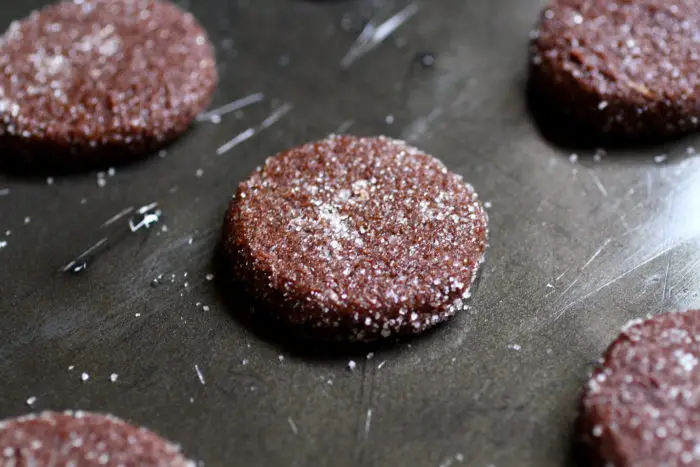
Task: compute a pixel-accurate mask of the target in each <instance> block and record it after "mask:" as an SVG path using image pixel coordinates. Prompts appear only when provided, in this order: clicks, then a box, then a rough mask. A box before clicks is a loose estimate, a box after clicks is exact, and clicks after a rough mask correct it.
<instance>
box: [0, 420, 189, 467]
mask: <svg viewBox="0 0 700 467" xmlns="http://www.w3.org/2000/svg"><path fill="white" fill-rule="evenodd" d="M59 465H61V466H75V467H87V466H107V467H110V466H114V467H117V466H143V467H195V465H196V464H195V463H194V462H192V461H189V460H187V459H185V458H184V457H183V456H182V454H180V448H179V447H178V446H176V445H174V444H172V443H170V442H168V441H166V440H164V439H163V438H161V437H160V436H158V435H156V434H155V433H153V432H151V431H149V430H146V429H145V428H137V427H135V426H132V425H129V424H127V423H125V422H124V421H122V420H119V419H118V418H115V417H112V416H110V415H98V414H91V413H85V412H65V413H57V412H43V413H40V414H36V415H35V414H31V415H25V416H23V417H19V418H14V419H10V420H5V421H2V422H0V466H7V467H10V466H12V467H30V466H34V467H50V466H59Z"/></svg>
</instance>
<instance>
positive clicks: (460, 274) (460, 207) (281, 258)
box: [223, 136, 487, 341]
mask: <svg viewBox="0 0 700 467" xmlns="http://www.w3.org/2000/svg"><path fill="white" fill-rule="evenodd" d="M223 236H224V248H225V251H226V252H227V255H228V258H229V260H230V262H231V266H232V272H233V275H234V277H235V278H236V279H237V280H238V281H239V282H240V283H242V284H243V286H244V287H245V288H246V289H247V290H248V291H249V292H250V293H251V294H252V296H253V297H254V298H255V299H256V300H258V301H259V302H260V303H261V304H262V305H264V306H263V308H265V309H266V310H269V311H270V312H271V313H272V314H273V315H274V316H276V317H277V318H279V319H280V320H282V321H284V322H286V323H288V324H292V325H295V326H296V329H297V330H299V331H301V332H302V333H304V334H307V335H311V336H314V337H320V338H322V339H327V340H346V341H372V340H376V339H378V338H381V337H388V336H391V335H394V334H414V333H419V332H421V331H423V330H426V329H428V328H430V327H432V326H434V325H436V324H437V323H439V322H441V321H444V320H445V319H447V318H448V317H450V316H452V315H454V314H455V313H457V312H458V311H460V310H462V309H464V308H465V306H466V300H467V298H468V297H469V289H470V285H471V283H472V281H473V280H474V278H475V276H476V273H477V270H478V268H479V266H480V265H481V263H482V261H483V259H484V250H485V248H486V240H487V215H486V212H485V211H484V209H483V207H482V205H481V203H480V202H479V201H478V200H477V194H476V193H475V191H474V189H473V188H472V186H471V185H469V184H467V183H465V182H464V180H462V177H461V176H459V175H456V174H454V173H451V172H450V171H448V170H447V169H446V168H445V166H444V165H443V164H442V163H441V162H440V161H438V160H437V159H435V158H433V157H431V156H429V155H427V154H425V153H423V152H422V151H420V150H418V149H416V148H413V147H410V146H408V145H406V144H405V143H404V142H402V141H397V140H393V139H389V138H386V137H377V138H358V137H354V136H331V137H329V138H328V139H326V140H323V141H317V142H314V143H309V144H306V145H304V146H301V147H298V148H294V149H291V150H288V151H285V152H282V153H280V154H278V155H276V156H274V157H272V158H270V159H269V160H268V161H267V162H266V164H265V165H264V167H262V168H260V169H258V170H257V171H256V172H255V173H253V175H252V176H251V177H250V178H249V179H248V180H247V181H245V182H243V183H242V184H241V185H240V186H239V188H238V192H237V193H236V195H235V197H234V199H233V201H232V202H231V205H230V208H229V210H228V212H227V215H226V221H225V226H224V232H223Z"/></svg>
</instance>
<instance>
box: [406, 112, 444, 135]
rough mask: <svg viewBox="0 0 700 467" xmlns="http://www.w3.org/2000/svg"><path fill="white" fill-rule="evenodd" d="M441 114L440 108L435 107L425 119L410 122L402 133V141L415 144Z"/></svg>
mask: <svg viewBox="0 0 700 467" xmlns="http://www.w3.org/2000/svg"><path fill="white" fill-rule="evenodd" d="M441 114H442V107H436V108H435V109H433V110H432V111H431V112H430V113H429V114H428V115H427V116H426V117H420V118H417V119H415V120H414V121H413V122H411V123H410V124H409V125H408V127H406V129H405V130H404V132H403V139H404V140H406V141H408V142H415V141H416V140H418V139H419V138H420V137H421V136H423V135H424V134H425V132H426V131H428V128H429V127H430V124H431V123H433V122H434V121H435V119H437V118H438V117H439V116H440V115H441Z"/></svg>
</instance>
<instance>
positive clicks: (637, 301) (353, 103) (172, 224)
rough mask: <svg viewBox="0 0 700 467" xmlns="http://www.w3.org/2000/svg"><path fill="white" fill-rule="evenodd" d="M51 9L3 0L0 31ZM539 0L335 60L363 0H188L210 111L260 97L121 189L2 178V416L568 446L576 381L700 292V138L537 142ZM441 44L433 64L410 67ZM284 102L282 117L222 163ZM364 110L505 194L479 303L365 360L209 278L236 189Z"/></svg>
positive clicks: (266, 462)
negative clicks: (287, 326)
mask: <svg viewBox="0 0 700 467" xmlns="http://www.w3.org/2000/svg"><path fill="white" fill-rule="evenodd" d="M40 4H41V2H39V1H36V0H27V1H24V2H2V7H1V11H2V15H0V18H1V19H0V23H1V24H2V26H3V28H4V27H6V26H7V24H9V22H10V20H12V19H14V18H18V17H21V16H23V15H25V14H26V13H28V12H29V10H30V9H32V8H34V7H37V6H39V5H40ZM400 6H401V5H399V4H398V3H396V4H395V5H394V10H398V9H399V7H400ZM539 7H540V4H539V2H537V1H527V2H526V1H522V0H497V1H496V0H491V1H468V2H465V1H463V0H431V1H430V2H424V4H423V6H422V8H421V10H420V12H419V13H418V14H417V15H416V16H414V17H413V18H411V19H410V20H409V21H408V22H407V23H406V24H405V25H403V26H402V27H401V28H400V29H399V30H398V31H396V32H395V33H394V34H392V35H391V36H390V37H389V38H388V39H387V40H386V41H385V43H384V44H382V45H381V46H380V47H377V48H376V49H375V50H373V51H371V52H369V53H368V54H367V55H365V56H364V57H362V58H361V59H359V60H357V61H356V62H355V63H354V64H352V66H351V67H350V68H349V69H347V70H345V71H341V70H340V67H339V64H340V61H341V59H342V58H343V56H344V55H345V54H346V52H347V51H348V50H349V49H350V47H351V45H352V43H353V41H354V39H355V38H356V37H357V35H358V33H359V30H358V28H357V26H358V25H357V21H358V19H359V18H361V17H362V16H363V15H367V14H368V13H369V12H371V10H372V9H371V8H369V7H368V5H367V4H364V3H361V2H353V1H349V2H330V3H329V2H325V3H324V2H320V3H319V2H304V1H292V0H286V1H285V0H276V1H273V0H256V1H254V2H253V1H249V2H245V3H244V2H240V1H239V2H238V3H236V2H234V1H229V2H223V1H215V0H208V1H204V0H201V1H197V2H191V9H192V11H193V12H194V13H195V14H196V15H197V16H198V17H199V18H200V20H201V21H202V22H203V24H204V25H205V26H206V27H207V29H208V30H209V31H210V33H211V36H212V37H213V40H214V41H215V43H216V45H217V49H218V57H219V61H220V70H221V85H220V87H219V90H218V92H217V93H216V96H215V101H214V103H213V106H217V105H222V104H225V103H227V102H230V101H232V100H235V99H237V98H240V97H243V96H247V95H250V94H253V93H258V92H261V93H264V95H265V97H266V99H265V101H263V102H261V103H258V104H255V105H252V106H250V107H249V108H246V109H245V110H244V113H243V114H239V115H234V114H231V115H228V116H225V117H224V118H223V120H222V122H221V123H220V124H218V125H213V124H210V123H202V124H199V125H197V126H196V127H195V128H194V129H193V130H192V131H191V133H190V134H189V135H187V136H186V137H185V138H183V139H182V140H181V141H180V142H179V143H177V144H176V145H175V146H173V147H172V148H171V149H170V150H169V151H168V153H167V156H166V157H165V158H159V157H154V158H152V159H150V160H148V161H145V162H143V163H140V164H136V165H132V166H129V167H120V168H117V170H116V173H115V174H114V176H106V177H105V178H106V185H105V186H104V187H99V186H98V184H97V182H96V181H97V176H96V174H95V173H90V174H84V175H76V176H70V177H56V178H55V180H54V183H53V184H51V185H48V184H47V183H46V181H45V180H44V179H21V178H16V177H11V176H7V175H2V176H0V190H2V191H0V194H1V196H0V239H1V240H2V242H6V243H0V245H3V246H2V248H0V265H2V267H0V329H1V330H2V341H0V376H1V379H2V383H0V416H2V417H9V416H14V415H18V414H21V413H24V412H27V411H29V410H32V409H30V408H29V407H27V405H26V402H25V401H26V399H27V398H28V397H30V396H34V397H36V398H37V400H36V402H35V403H34V405H33V409H35V410H39V409H49V408H51V409H67V408H80V409H85V410H94V411H104V412H111V413H114V414H116V415H118V416H121V417H124V418H127V419H129V420H132V421H134V422H136V423H140V424H143V425H147V426H149V427H151V428H153V429H154V430H156V431H158V432H160V433H162V434H164V435H165V436H167V437H168V438H171V439H173V440H176V441H179V442H181V443H182V444H183V446H184V449H185V451H186V452H187V454H188V455H190V456H191V457H194V458H196V459H200V460H202V461H204V462H205V463H206V465H209V466H227V465H245V466H307V465H318V466H324V465H336V466H355V465H363V466H385V465H411V466H435V467H437V466H448V465H459V464H460V463H461V464H464V465H473V466H484V467H485V466H489V465H493V466H497V467H502V466H524V465H532V466H539V467H547V466H561V465H566V464H567V463H569V462H570V459H569V454H568V451H569V439H570V437H571V431H572V422H573V420H574V417H575V408H576V402H577V397H578V393H579V389H580V387H581V383H582V381H584V380H585V377H586V372H587V371H588V369H589V368H590V364H591V362H592V361H593V360H594V359H596V358H597V357H598V356H599V354H600V353H601V351H602V350H603V349H604V348H605V346H606V345H607V343H608V342H609V341H610V340H611V339H612V338H613V337H614V336H615V335H616V332H617V330H618V329H619V328H620V327H621V326H622V325H623V324H624V323H625V322H626V321H628V320H630V319H632V318H636V317H643V316H645V315H647V314H649V313H659V312H662V311H670V310H679V309H685V308H689V307H695V306H699V305H700V299H699V298H698V296H697V292H696V290H697V287H698V285H699V282H700V273H699V272H698V268H697V266H698V265H700V249H699V248H698V244H699V238H700V237H699V235H700V217H698V215H697V213H698V212H700V162H698V159H697V158H695V157H693V156H691V155H688V154H686V148H687V147H688V146H692V145H693V143H694V142H695V143H698V144H700V142H698V141H697V138H691V139H689V140H686V141H683V142H680V143H674V144H670V145H668V146H666V147H662V148H658V147H656V148H649V149H643V150H634V151H615V152H613V151H610V152H609V153H608V155H607V156H606V157H603V158H602V159H601V160H600V161H597V160H594V159H593V158H592V155H593V152H592V151H590V150H589V151H582V152H580V153H579V156H580V157H579V159H578V161H575V162H572V161H570V160H569V155H570V153H571V151H569V150H564V149H561V148H558V147H556V146H554V145H553V144H551V143H549V142H547V141H546V140H545V139H543V138H542V137H541V136H540V134H539V132H538V130H537V128H536V126H535V125H534V124H533V122H532V119H531V117H530V116H529V114H528V112H527V106H526V104H525V99H524V83H525V76H526V71H525V70H526V67H525V62H526V50H527V45H526V44H527V40H528V32H529V29H530V27H531V26H532V23H533V21H534V20H535V18H536V15H537V12H538V9H539ZM392 11H393V10H392ZM343 18H345V19H343ZM352 22H354V23H355V24H350V23H352ZM348 26H352V27H350V28H348ZM425 50H430V51H433V52H435V53H436V54H437V55H438V60H437V63H436V65H435V67H433V68H432V69H422V68H420V67H414V69H413V71H412V72H410V71H409V68H410V66H409V64H410V62H411V58H412V57H413V55H414V54H415V53H416V52H420V51H425ZM273 100H276V102H273ZM285 102H289V103H291V104H293V106H294V107H293V110H292V111H291V112H290V113H289V114H287V115H286V116H284V117H283V118H281V119H280V120H279V121H278V122H277V123H275V124H274V125H272V126H270V127H269V128H267V129H265V130H263V131H262V132H261V133H260V134H258V135H256V136H254V137H252V138H250V139H249V140H247V141H245V142H243V143H242V144H240V145H238V146H236V147H235V148H233V149H232V150H231V151H230V152H228V153H226V154H224V155H221V156H217V155H216V149H217V148H218V147H219V146H221V145H222V144H224V143H225V142H226V141H228V140H229V139H231V138H232V137H233V136H235V135H236V134H238V133H240V132H242V131H244V130H245V129H247V128H249V127H254V126H256V125H257V124H259V123H260V122H261V121H262V120H263V119H264V118H265V117H266V116H268V115H270V113H271V112H272V109H273V106H275V105H281V104H282V103H285ZM389 115H391V116H392V117H393V122H392V119H391V117H389V118H388V119H387V116H389ZM349 122H352V127H351V129H350V131H351V132H354V133H358V134H377V133H384V134H387V135H391V136H397V137H405V138H408V139H409V140H411V141H412V142H413V143H415V144H417V145H419V146H420V147H422V148H424V149H426V150H427V151H429V152H431V153H433V154H435V155H436V156H438V157H440V158H441V159H443V160H444V161H445V163H446V164H447V165H448V166H449V167H450V168H451V169H453V170H455V171H457V172H459V173H461V174H463V175H464V176H465V178H466V179H467V180H470V181H471V182H473V184H474V185H475V186H476V188H477V190H478V191H479V192H480V194H481V196H482V198H483V199H484V200H487V201H490V202H491V204H492V207H491V208H490V216H491V237H490V243H491V246H490V249H489V252H488V258H487V263H486V265H485V268H484V270H483V275H482V277H481V280H480V283H479V286H478V290H477V291H476V293H475V294H474V299H473V302H472V313H464V314H463V315H462V316H460V317H458V318H457V319H455V320H454V321H452V322H451V323H450V324H449V325H447V326H444V327H442V328H440V329H439V330H438V331H437V332H434V333H431V334H430V335H428V336H426V337H425V338H422V339H417V340H414V341H412V342H410V343H403V344H401V345H399V346H396V347H394V348H391V349H386V350H379V351H377V352H376V356H375V357H374V358H373V359H371V360H366V359H365V358H358V357H342V356H341V357H339V358H329V357H328V356H327V354H326V353H324V352H318V353H316V354H309V353H304V354H298V353H297V352H295V351H294V348H290V347H288V346H282V345H280V344H278V343H277V342H276V341H274V340H272V341H270V340H266V339H261V338H260V337H258V336H257V335H256V334H255V333H253V332H251V330H249V329H248V328H247V327H246V326H244V325H243V324H242V323H240V322H239V321H238V320H236V319H235V318H234V316H232V314H233V315H235V313H236V312H237V311H241V310H240V309H239V308H240V307H242V306H243V305H240V304H237V303H239V302H237V301H236V300H234V303H228V304H227V303H225V300H224V299H223V298H222V295H221V293H220V292H218V291H217V289H216V287H215V286H214V283H215V282H216V281H207V280H206V275H207V274H208V273H209V272H211V271H212V268H213V262H212V258H213V251H214V247H215V244H216V241H217V237H218V235H219V228H220V224H221V221H222V214H223V211H224V209H225V207H226V205H227V201H228V199H229V197H230V195H231V194H232V192H233V191H234V188H235V186H236V184H237V183H238V182H239V181H240V180H241V179H243V178H244V177H245V176H246V175H247V174H248V173H249V172H250V171H251V170H253V169H254V168H255V167H256V166H257V165H258V164H260V163H262V162H263V160H264V159H265V158H266V157H267V156H269V155H272V154H274V153H275V152H277V151H278V150H281V149H283V148H286V147H289V146H292V145H296V144H300V143H303V142H305V141H308V140H312V139H316V138H321V137H323V136H324V135H326V134H327V133H329V132H331V131H333V130H334V129H336V128H337V127H339V126H341V125H343V124H344V125H345V126H347V125H348V124H349ZM389 122H391V123H389ZM660 154H666V155H667V156H668V158H667V159H666V160H662V159H663V157H656V159H655V156H659V155H660ZM198 169H201V172H200V175H201V176H199V177H198V176H197V171H198ZM8 190H9V192H8ZM152 201H157V202H158V203H159V204H160V207H161V208H162V210H163V213H164V215H163V220H162V222H161V224H159V225H157V226H154V227H153V228H152V229H150V230H148V231H139V232H137V233H135V234H131V235H128V236H126V237H125V238H124V239H123V240H122V241H119V242H118V243H116V244H115V245H114V246H113V247H112V248H111V249H110V250H109V251H107V252H105V253H103V254H101V255H100V256H99V257H98V258H97V259H96V260H95V261H94V262H92V263H90V264H89V267H88V269H87V270H86V271H84V272H83V273H81V274H77V275H68V274H61V273H58V272H57V271H58V269H59V268H60V267H61V266H62V265H63V264H64V263H66V262H67V261H68V260H70V259H71V258H72V257H74V256H75V255H76V254H78V253H80V252H81V251H83V250H84V249H86V248H87V247H88V246H90V245H92V244H93V243H94V242H95V241H96V240H98V239H99V238H101V236H102V235H103V234H104V232H110V230H109V229H107V230H105V229H100V225H101V224H102V223H103V222H105V221H106V220H108V219H109V218H111V217H112V216H113V215H115V214H116V213H118V212H120V211H122V210H123V209H124V208H126V207H128V206H141V205H145V204H147V203H150V202H152ZM25 218H26V220H25ZM124 222H125V219H122V220H121V221H119V222H117V224H115V225H122V226H123V225H124ZM163 226H167V231H165V230H164V227H163ZM5 230H8V236H7V237H5V236H4V235H5V233H4V232H5ZM9 231H11V232H9ZM160 274H163V275H164V276H163V277H164V279H163V280H162V282H164V284H162V285H160V286H159V287H152V286H151V281H152V280H153V279H154V278H156V277H158V276H159V275H160ZM173 274H174V275H175V276H174V279H172V277H173V276H172V275H173ZM185 274H186V275H187V276H186V277H185ZM197 303H199V304H200V305H199V306H197ZM232 312H233V313H232ZM137 314H138V315H137ZM280 355H283V357H284V358H283V359H282V360H281V359H280V358H279V356H280ZM349 358H353V359H355V360H356V361H357V368H356V369H355V371H349V370H348V368H347V362H348V360H349ZM244 360H245V361H246V362H245V363H246V364H244ZM71 365H73V366H74V369H73V370H69V366H71ZM195 365H197V366H198V367H199V369H200V370H201V373H202V376H203V379H204V382H205V384H202V382H200V380H199V378H198V376H197V373H196V371H195V368H194V366H195ZM82 372H86V373H88V374H89V380H87V381H85V382H83V381H81V377H80V375H81V373H82ZM112 373H117V374H118V375H119V379H118V380H117V382H116V383H112V382H110V375H111V374H112Z"/></svg>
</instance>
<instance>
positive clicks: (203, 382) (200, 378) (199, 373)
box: [194, 365, 206, 385]
mask: <svg viewBox="0 0 700 467" xmlns="http://www.w3.org/2000/svg"><path fill="white" fill-rule="evenodd" d="M194 371H196V372H197V378H199V382H200V383H202V385H204V384H206V381H204V375H203V374H202V370H200V369H199V365H195V366H194Z"/></svg>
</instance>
